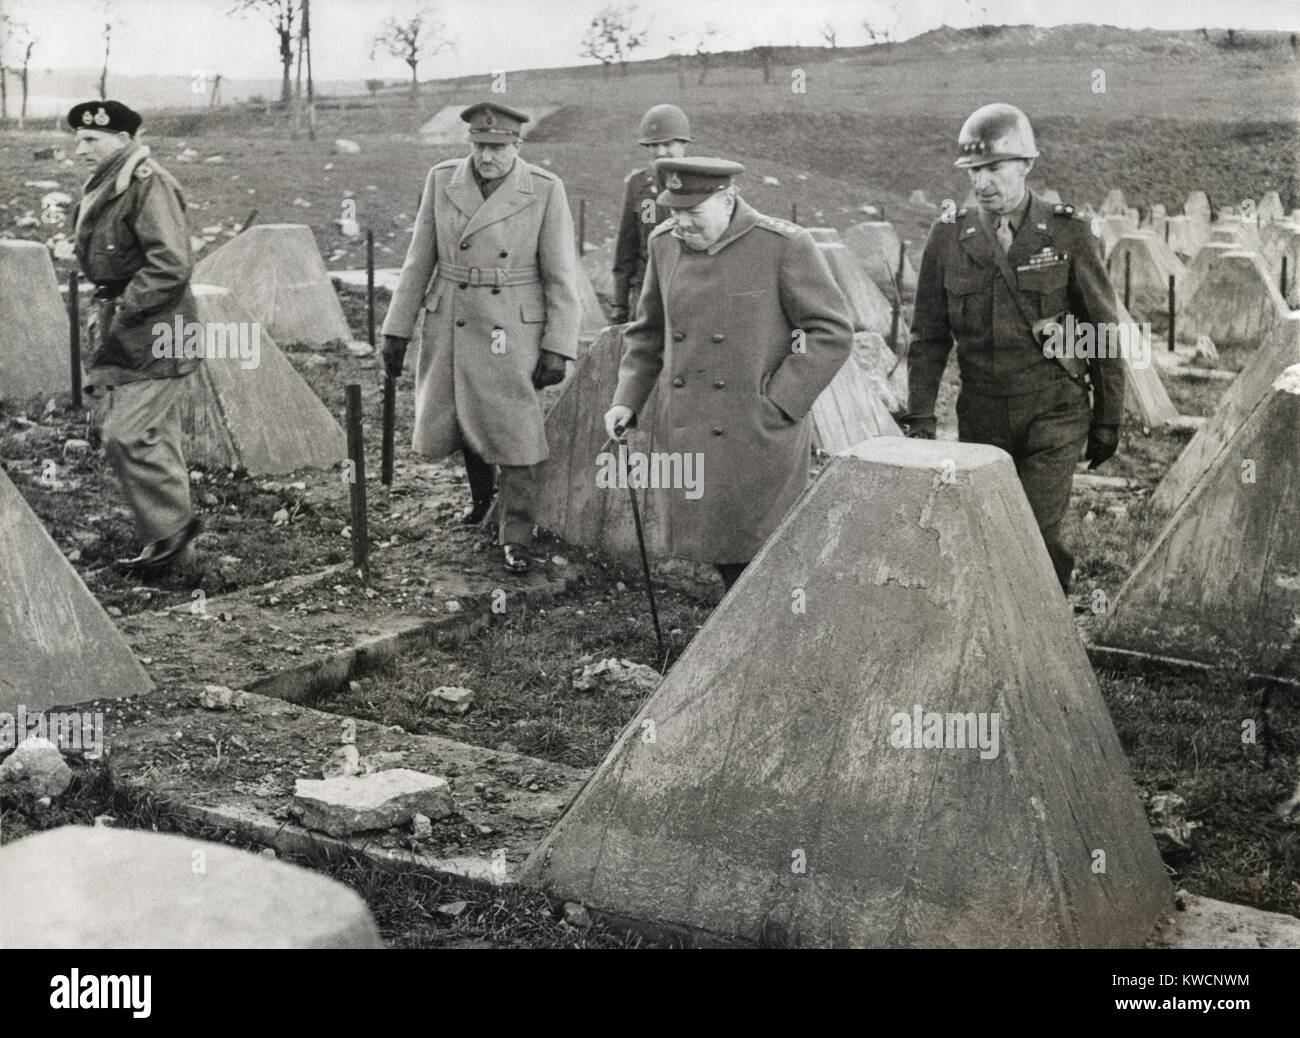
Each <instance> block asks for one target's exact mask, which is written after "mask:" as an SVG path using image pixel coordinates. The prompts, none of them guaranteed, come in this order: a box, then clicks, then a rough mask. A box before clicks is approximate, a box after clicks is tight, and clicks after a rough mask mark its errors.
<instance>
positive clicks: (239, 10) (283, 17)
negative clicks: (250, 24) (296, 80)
mask: <svg viewBox="0 0 1300 1038" xmlns="http://www.w3.org/2000/svg"><path fill="white" fill-rule="evenodd" d="M254 12H262V13H264V14H266V15H267V17H268V19H269V20H270V22H271V27H272V28H273V29H275V37H276V41H277V42H278V43H279V46H280V71H281V77H280V103H281V104H283V105H286V106H287V105H288V104H289V102H290V101H291V100H292V99H293V84H292V81H291V80H292V76H291V71H292V69H293V38H294V35H295V33H296V31H297V27H298V23H299V19H300V17H301V13H302V0H236V2H235V4H234V6H233V7H231V8H230V13H231V14H233V15H236V16H239V15H244V14H251V13H254Z"/></svg>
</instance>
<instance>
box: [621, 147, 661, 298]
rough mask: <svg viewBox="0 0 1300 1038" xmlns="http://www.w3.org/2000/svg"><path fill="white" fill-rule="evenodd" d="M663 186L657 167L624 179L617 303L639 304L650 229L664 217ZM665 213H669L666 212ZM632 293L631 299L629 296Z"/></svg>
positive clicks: (636, 171) (642, 170) (634, 173)
mask: <svg viewBox="0 0 1300 1038" xmlns="http://www.w3.org/2000/svg"><path fill="white" fill-rule="evenodd" d="M658 197H659V187H658V185H657V184H656V183H655V172H654V169H653V168H650V169H638V170H634V171H633V172H631V173H629V174H628V175H627V177H626V178H625V179H624V181H623V215H622V217H621V218H620V219H619V223H618V238H617V239H616V240H615V242H614V305H615V306H629V305H631V306H635V305H636V299H635V295H636V294H637V293H639V292H640V291H641V282H642V281H643V280H644V279H645V268H646V256H647V251H646V250H647V247H648V243H649V241H650V232H651V231H653V230H654V229H655V226H656V225H657V224H658V223H660V222H661V221H660V220H658V219H657V217H658V215H659V211H658V204H657V202H656V201H655V200H656V199H657V198H658ZM664 215H665V216H666V215H667V214H664ZM629 295H632V296H633V299H632V301H631V303H630V304H629V302H628V296H629Z"/></svg>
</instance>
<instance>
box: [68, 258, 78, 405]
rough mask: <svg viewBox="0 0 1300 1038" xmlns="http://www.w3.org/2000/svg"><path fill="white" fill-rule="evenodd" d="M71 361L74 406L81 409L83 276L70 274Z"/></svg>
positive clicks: (69, 341) (69, 319)
mask: <svg viewBox="0 0 1300 1038" xmlns="http://www.w3.org/2000/svg"><path fill="white" fill-rule="evenodd" d="M68 332H69V335H70V338H69V339H68V348H69V353H70V356H69V363H70V365H71V368H72V406H73V407H75V408H76V409H77V410H81V276H80V275H79V274H78V273H77V271H75V270H74V271H72V273H70V274H69V275H68Z"/></svg>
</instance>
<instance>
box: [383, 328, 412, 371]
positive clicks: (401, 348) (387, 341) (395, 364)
mask: <svg viewBox="0 0 1300 1038" xmlns="http://www.w3.org/2000/svg"><path fill="white" fill-rule="evenodd" d="M407 341H408V340H406V339H403V338H400V337H398V336H396V335H385V336H384V348H383V356H384V372H385V373H386V374H387V375H388V377H389V378H401V377H402V365H403V364H405V363H406V344H407Z"/></svg>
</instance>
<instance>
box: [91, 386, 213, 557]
mask: <svg viewBox="0 0 1300 1038" xmlns="http://www.w3.org/2000/svg"><path fill="white" fill-rule="evenodd" d="M191 377H193V376H184V377H182V378H159V379H149V380H146V381H141V382H128V383H126V384H125V385H121V386H114V387H113V388H112V389H111V390H109V398H108V411H107V414H106V415H105V417H104V424H103V428H102V430H101V433H100V435H101V437H102V439H103V444H104V453H105V454H106V455H107V456H108V460H109V464H111V465H112V466H113V471H114V472H115V473H116V474H117V479H118V482H119V483H120V484H121V485H122V494H123V496H124V497H125V498H126V502H127V504H128V505H130V507H131V512H132V514H133V515H134V516H135V532H136V536H137V537H138V538H139V539H140V540H141V541H142V542H143V543H144V544H146V545H148V544H152V543H153V542H154V541H160V540H162V539H163V538H164V537H170V536H171V535H172V534H174V533H179V532H180V531H181V530H182V529H183V528H184V527H185V525H186V524H187V523H188V522H189V521H190V520H191V519H192V518H193V517H194V512H193V509H192V508H191V507H190V472H189V468H188V467H187V466H186V464H185V457H184V455H183V454H182V452H181V414H180V409H181V405H182V404H183V402H184V401H185V399H186V398H187V397H188V396H189V393H190V378H191Z"/></svg>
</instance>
